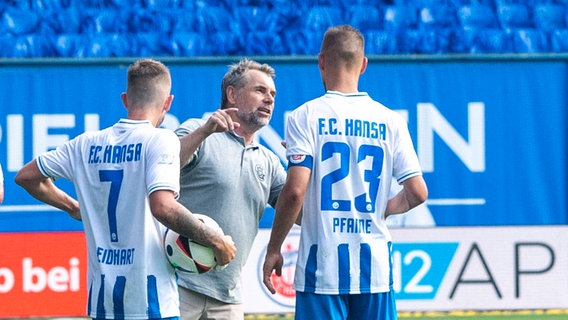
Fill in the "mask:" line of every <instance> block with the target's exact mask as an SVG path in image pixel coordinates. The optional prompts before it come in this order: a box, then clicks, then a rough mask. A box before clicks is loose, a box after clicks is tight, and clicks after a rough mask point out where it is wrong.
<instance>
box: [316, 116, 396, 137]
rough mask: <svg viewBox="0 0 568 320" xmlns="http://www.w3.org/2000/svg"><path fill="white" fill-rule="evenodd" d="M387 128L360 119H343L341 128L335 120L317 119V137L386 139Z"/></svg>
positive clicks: (381, 124)
mask: <svg viewBox="0 0 568 320" xmlns="http://www.w3.org/2000/svg"><path fill="white" fill-rule="evenodd" d="M386 132H387V126H386V125H385V124H384V123H377V122H373V121H367V120H360V119H345V121H344V126H343V127H341V126H340V125H339V123H338V121H337V119H336V118H329V119H326V118H318V134H319V135H339V136H341V135H343V136H347V137H363V138H373V139H377V138H378V139H381V140H385V139H386Z"/></svg>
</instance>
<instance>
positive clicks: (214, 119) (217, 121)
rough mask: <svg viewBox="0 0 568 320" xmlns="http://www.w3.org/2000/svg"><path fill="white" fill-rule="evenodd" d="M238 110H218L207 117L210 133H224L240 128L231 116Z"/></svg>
mask: <svg viewBox="0 0 568 320" xmlns="http://www.w3.org/2000/svg"><path fill="white" fill-rule="evenodd" d="M237 111H239V109H237V108H227V109H219V110H217V111H215V112H213V114H212V115H211V116H210V117H209V119H208V120H207V123H206V124H205V125H206V126H208V128H209V130H210V131H211V132H225V131H232V130H235V129H236V128H238V127H239V126H240V123H238V122H235V121H233V118H232V117H231V115H232V114H236V113H237Z"/></svg>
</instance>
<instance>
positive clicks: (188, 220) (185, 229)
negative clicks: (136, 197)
mask: <svg viewBox="0 0 568 320" xmlns="http://www.w3.org/2000/svg"><path fill="white" fill-rule="evenodd" d="M150 208H151V210H152V214H153V215H154V217H156V219H157V220H158V221H160V222H161V223H162V224H163V225H165V226H166V227H168V228H170V229H172V230H174V231H175V232H177V233H179V234H181V235H184V236H186V237H188V238H190V239H192V240H194V241H195V242H198V243H200V244H203V245H205V246H208V247H211V248H213V251H214V252H215V258H216V259H217V262H218V263H219V264H220V265H225V264H227V263H229V262H230V261H231V260H233V258H234V257H235V253H236V251H237V248H236V247H235V244H234V243H233V239H232V238H231V237H230V236H228V235H222V234H219V233H217V232H216V231H215V230H213V229H211V228H209V227H207V226H206V225H205V224H204V223H202V222H201V221H200V220H199V219H197V218H196V217H195V216H194V215H193V214H192V213H191V212H190V211H189V210H187V209H186V208H185V207H184V206H182V205H181V204H180V203H179V202H177V201H176V199H175V197H174V194H173V192H172V191H170V190H157V191H154V192H152V193H151V194H150Z"/></svg>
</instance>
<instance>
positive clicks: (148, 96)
mask: <svg viewBox="0 0 568 320" xmlns="http://www.w3.org/2000/svg"><path fill="white" fill-rule="evenodd" d="M171 88H172V78H171V74H170V70H169V69H168V67H166V66H165V65H164V64H163V63H161V62H160V61H157V60H153V59H140V60H137V61H135V62H134V63H133V64H132V65H130V66H129V67H128V72H127V86H126V94H127V96H128V101H129V104H130V105H131V106H132V107H142V106H145V105H148V104H155V103H161V102H162V101H163V99H164V97H165V96H167V95H168V94H169V93H170V90H171Z"/></svg>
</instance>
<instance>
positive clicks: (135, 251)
mask: <svg viewBox="0 0 568 320" xmlns="http://www.w3.org/2000/svg"><path fill="white" fill-rule="evenodd" d="M179 151H180V144H179V139H178V138H177V137H176V135H175V134H174V133H173V131H170V130H167V129H159V128H155V127H154V126H153V125H152V124H151V123H150V122H148V121H133V120H128V119H121V120H120V121H119V122H117V123H116V124H115V125H114V126H112V127H109V128H106V129H104V130H101V131H97V132H86V133H84V134H82V135H80V136H78V137H76V138H75V139H73V140H71V141H69V142H68V143H66V144H64V145H62V146H61V147H59V148H57V149H56V150H53V151H49V152H47V153H45V154H43V155H41V156H39V157H38V165H39V168H40V171H41V172H42V174H44V175H45V176H47V177H52V178H55V179H57V178H66V179H68V180H70V181H72V182H73V183H74V186H75V190H76V192H77V199H78V201H79V205H80V209H81V217H82V220H83V225H84V230H85V236H86V239H87V249H88V260H89V268H88V290H89V296H88V303H87V312H88V315H89V316H90V317H92V318H97V319H103V318H104V319H155V318H166V317H179V315H180V314H179V299H178V292H177V285H176V281H175V275H174V271H173V269H172V267H171V266H170V265H169V263H168V262H167V259H166V255H165V252H164V248H163V234H164V231H165V229H164V226H163V225H161V224H160V223H159V222H158V221H157V220H156V219H155V218H154V217H153V215H152V213H151V211H150V206H149V200H148V199H149V198H148V195H149V194H150V193H152V192H153V191H156V190H172V191H174V192H175V194H176V196H177V194H178V192H179Z"/></svg>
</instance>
